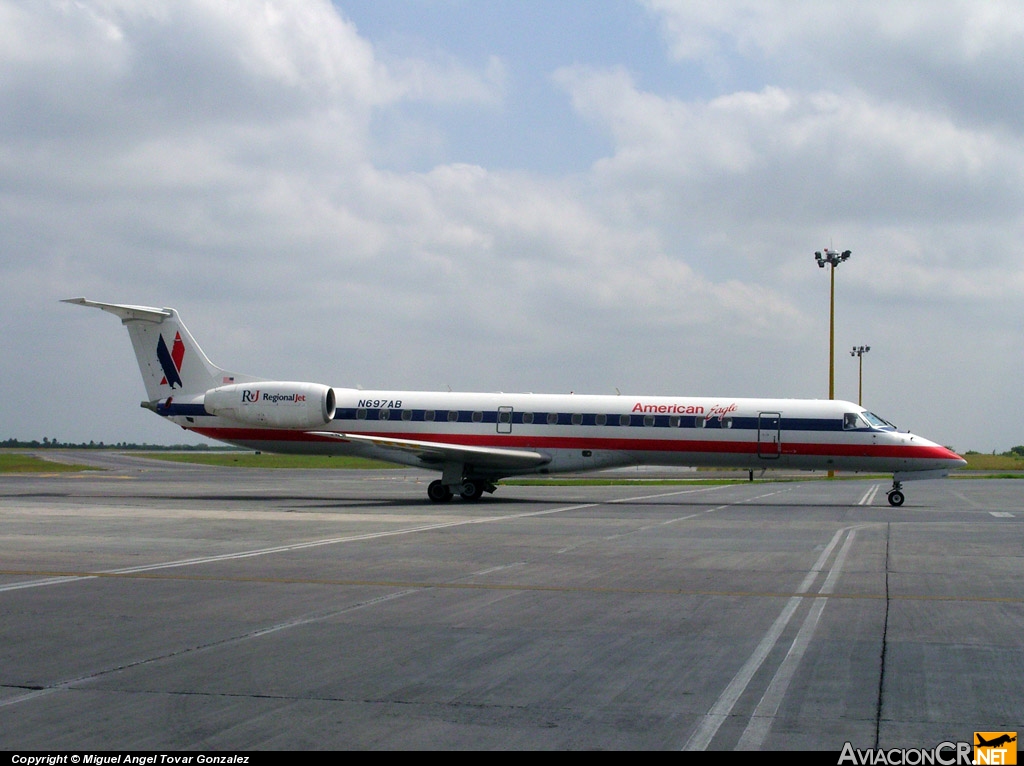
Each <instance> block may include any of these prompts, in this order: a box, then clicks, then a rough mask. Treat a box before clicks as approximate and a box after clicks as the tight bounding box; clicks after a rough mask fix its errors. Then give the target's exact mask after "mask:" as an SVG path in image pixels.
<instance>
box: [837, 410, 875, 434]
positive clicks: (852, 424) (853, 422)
mask: <svg viewBox="0 0 1024 766" xmlns="http://www.w3.org/2000/svg"><path fill="white" fill-rule="evenodd" d="M868 427H869V426H868V424H867V423H866V422H865V421H863V420H861V417H860V415H858V414H857V413H856V412H847V413H846V414H844V415H843V428H844V429H845V430H847V431H849V430H850V429H853V428H868Z"/></svg>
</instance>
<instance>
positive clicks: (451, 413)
mask: <svg viewBox="0 0 1024 766" xmlns="http://www.w3.org/2000/svg"><path fill="white" fill-rule="evenodd" d="M458 419H459V411H458V410H448V422H449V423H454V422H456V421H457V420H458Z"/></svg>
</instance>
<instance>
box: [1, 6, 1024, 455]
mask: <svg viewBox="0 0 1024 766" xmlns="http://www.w3.org/2000/svg"><path fill="white" fill-rule="evenodd" d="M1021 39H1024V14H1021V13H1020V6H1019V4H1017V3H1015V2H980V1H978V0H971V1H965V2H953V1H952V0H945V1H944V0H926V1H924V2H916V1H915V0H904V1H903V2H900V3H891V2H872V1H871V0H865V1H864V2H857V3H849V2H826V1H823V0H814V1H813V2H800V1H799V0H780V1H778V2H775V1H773V0H749V1H746V2H721V1H718V0H716V2H700V1H698V0H636V1H630V0H596V1H595V0H586V1H584V0H559V1H558V2H551V1H550V0H488V2H475V1H471V0H465V1H463V0H353V1H352V2H345V1H342V0H338V1H337V2H329V1H328V0H301V1H300V0H264V1H263V2H253V0H131V1H129V0H74V1H72V0H52V1H47V0H35V1H33V2H26V1H24V0H23V1H20V2H18V1H12V0H0V323H2V328H3V332H2V333H0V360H2V361H0V439H5V438H12V437H13V438H18V439H42V438H43V437H46V438H53V439H59V440H66V441H88V440H95V441H104V442H107V443H112V442H119V441H148V442H151V443H183V442H189V443H201V442H202V441H203V440H202V439H201V438H199V437H195V436H193V435H191V434H189V433H185V432H183V431H181V430H180V429H178V428H177V427H176V426H173V425H170V424H167V423H164V422H161V419H160V418H159V417H157V416H155V415H153V414H152V413H150V412H147V411H145V410H142V409H140V408H139V406H138V404H139V402H140V400H141V399H142V398H143V397H144V389H143V386H142V381H141V378H140V376H139V372H138V368H137V365H136V363H135V359H134V355H133V353H132V351H131V347H130V344H129V341H128V337H127V333H125V332H124V330H123V328H122V327H120V326H119V324H118V321H117V320H116V318H114V317H112V316H110V315H108V314H104V313H101V312H98V311H95V310H87V309H83V308H80V307H74V306H69V305H66V304H62V303H59V300H60V299H62V298H69V297H75V296H84V297H87V298H90V299H93V300H100V301H109V302H120V303H132V304H137V305H147V306H171V307H174V308H176V309H178V311H179V312H180V314H181V316H182V318H183V319H184V321H185V322H186V324H187V325H188V327H189V329H190V330H191V332H192V334H193V335H194V336H195V337H196V339H197V340H198V341H199V343H200V344H201V345H202V346H203V349H204V350H205V351H206V353H207V355H208V356H209V357H210V358H211V359H213V360H214V362H216V363H217V364H219V365H220V366H222V367H225V368H228V369H230V370H233V371H237V372H241V373H248V374H254V375H260V376H263V377H267V378H272V379H284V380H308V381H314V382H320V383H327V384H330V385H335V386H345V387H361V388H367V389H374V388H383V389H406V390H409V389H414V390H449V389H450V390H467V391H473V390H475V391H508V392H512V391H534V392H546V393H560V392H569V391H575V392H577V393H595V394H612V393H615V392H616V391H617V390H618V391H621V392H622V393H623V394H627V393H631V394H641V393H642V394H647V395H676V396H689V395H693V396H705V395H706V396H736V397H741V396H764V397H795V398H827V397H828V354H829V342H828V316H829V273H828V269H819V268H818V267H817V266H816V264H815V261H814V252H815V251H820V250H822V249H823V248H826V247H831V248H834V249H835V250H840V251H842V250H850V251H852V257H851V258H850V259H849V260H848V261H846V262H845V263H842V264H841V265H840V266H838V267H837V268H836V270H835V282H836V290H835V302H836V309H835V313H836V331H835V346H836V358H835V368H836V397H837V398H841V399H847V400H852V401H856V400H857V396H858V362H857V359H856V358H853V357H851V356H850V350H851V348H852V347H853V346H859V345H868V346H870V347H871V350H870V352H868V353H867V354H866V355H865V356H864V357H863V379H864V383H863V387H864V393H863V398H864V405H865V406H866V407H867V408H868V409H870V410H872V411H874V412H876V413H878V414H879V415H881V416H882V417H884V418H886V419H887V420H890V421H892V422H893V423H895V424H896V425H898V426H899V427H901V428H903V429H909V430H912V431H914V432H915V433H919V434H921V435H923V436H926V437H928V438H930V439H933V440H935V441H938V442H940V443H942V444H946V445H948V446H951V447H953V448H954V449H957V450H960V451H967V450H977V451H981V452H989V451H993V450H995V451H1003V450H1006V449H1008V448H1010V447H1011V446H1014V445H1017V444H1021V443H1024V418H1022V416H1021V407H1020V393H1019V384H1020V381H1021V379H1022V371H1024V364H1022V358H1021V351H1022V333H1024V328H1022V322H1021V317H1022V315H1024V258H1022V257H1021V254H1020V252H1019V251H1020V248H1021V243H1022V241H1024V236H1022V235H1024V227H1022V222H1024V141H1022V139H1024V57H1022V56H1021V55H1020V40H1021Z"/></svg>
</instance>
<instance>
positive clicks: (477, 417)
mask: <svg viewBox="0 0 1024 766" xmlns="http://www.w3.org/2000/svg"><path fill="white" fill-rule="evenodd" d="M473 422H474V423H483V422H484V414H483V413H482V412H474V413H473Z"/></svg>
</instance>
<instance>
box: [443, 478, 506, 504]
mask: <svg viewBox="0 0 1024 766" xmlns="http://www.w3.org/2000/svg"><path fill="white" fill-rule="evenodd" d="M454 486H455V489H456V490H458V493H459V496H460V497H461V498H462V499H463V500H469V501H473V500H479V499H480V497H481V495H483V493H484V492H494V490H495V489H497V487H495V486H494V485H493V484H492V483H491V482H489V481H483V480H481V479H466V480H465V481H463V482H462V483H461V484H456V485H454ZM454 494H455V493H454V492H453V491H452V487H451V486H449V485H448V484H445V483H444V482H442V481H441V480H440V479H435V480H434V481H432V482H430V486H428V487H427V497H429V498H430V499H431V501H433V502H435V503H447V502H448V501H449V500H451V499H452V496H453V495H454Z"/></svg>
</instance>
